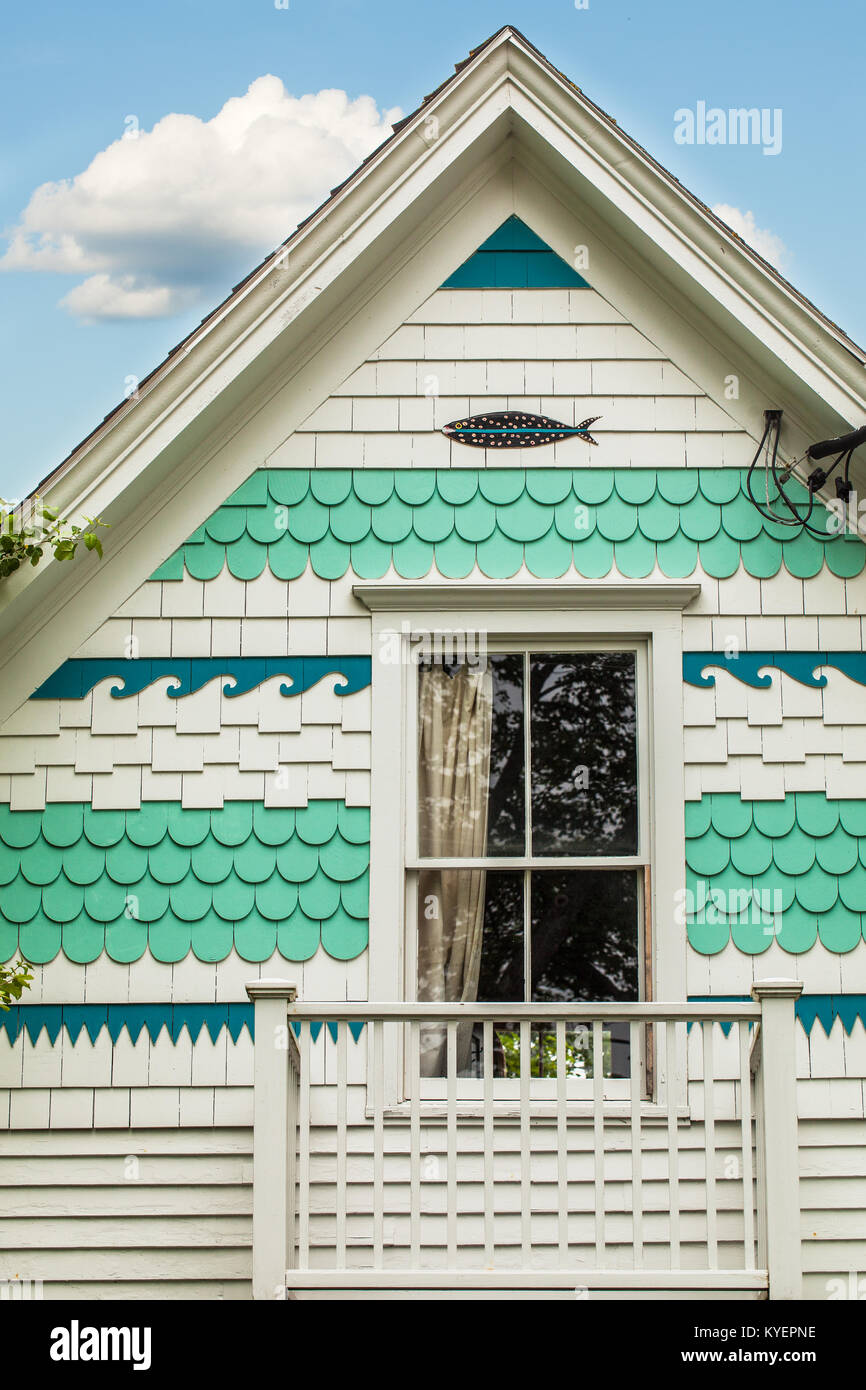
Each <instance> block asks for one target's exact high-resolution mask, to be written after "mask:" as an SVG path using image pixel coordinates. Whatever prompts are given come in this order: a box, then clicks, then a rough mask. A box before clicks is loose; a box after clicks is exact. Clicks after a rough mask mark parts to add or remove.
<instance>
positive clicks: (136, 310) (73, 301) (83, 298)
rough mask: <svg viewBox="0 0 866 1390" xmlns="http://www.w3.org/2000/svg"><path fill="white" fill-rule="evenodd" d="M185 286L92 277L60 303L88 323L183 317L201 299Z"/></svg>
mask: <svg viewBox="0 0 866 1390" xmlns="http://www.w3.org/2000/svg"><path fill="white" fill-rule="evenodd" d="M198 293H199V292H198V289H194V288H184V287H183V286H182V285H142V284H139V283H138V281H137V280H136V278H135V276H134V275H106V274H104V273H102V274H99V275H90V276H88V278H87V279H86V280H82V282H81V284H80V285H76V286H75V287H74V289H71V290H70V291H69V293H68V294H65V295H64V296H63V298H62V299H61V300H60V301H59V303H60V307H61V308H63V309H68V310H69V312H70V314H74V315H75V317H76V318H79V319H83V320H84V321H85V323H94V322H95V321H96V320H97V319H162V318H167V317H168V315H169V314H179V313H180V312H181V311H182V310H183V309H188V308H189V307H190V306H191V305H192V304H194V303H195V301H196V299H197V298H198Z"/></svg>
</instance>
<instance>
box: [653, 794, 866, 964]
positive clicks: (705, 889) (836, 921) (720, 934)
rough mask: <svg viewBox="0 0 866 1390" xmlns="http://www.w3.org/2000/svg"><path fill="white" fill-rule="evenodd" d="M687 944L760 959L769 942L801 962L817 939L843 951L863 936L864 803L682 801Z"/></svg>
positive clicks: (807, 797) (801, 797) (817, 798)
mask: <svg viewBox="0 0 866 1390" xmlns="http://www.w3.org/2000/svg"><path fill="white" fill-rule="evenodd" d="M685 813H686V815H685V824H686V894H685V899H684V903H683V914H682V917H681V920H683V919H684V921H685V924H686V927H687V931H688V939H689V942H690V943H691V945H692V947H693V948H694V949H695V950H696V951H698V952H700V953H701V955H715V954H716V953H717V952H718V951H721V950H723V949H724V947H725V946H726V945H727V944H728V942H729V941H733V943H734V945H735V946H736V947H737V948H738V949H739V950H741V951H743V952H744V953H745V954H747V955H760V954H761V953H762V952H763V951H766V950H767V949H768V947H769V946H770V944H771V942H772V941H773V940H776V941H778V943H779V945H780V946H781V947H782V949H783V950H785V951H789V952H791V953H792V954H797V955H799V954H802V953H803V952H806V951H808V950H810V949H811V948H812V946H814V945H815V943H816V941H819V940H820V941H821V943H822V945H823V946H824V947H825V948H826V949H827V950H828V951H834V952H836V953H837V954H844V953H845V952H847V951H853V950H854V949H855V947H856V946H857V944H858V943H859V942H860V941H861V940H862V939H863V937H864V934H866V800H862V799H859V800H850V801H842V800H831V799H829V798H828V797H827V796H825V794H824V793H823V792H797V793H789V794H788V795H787V796H786V797H785V798H784V800H780V801H742V800H741V799H740V797H739V796H738V795H737V793H736V792H714V793H712V794H711V795H705V796H703V797H702V798H701V800H700V801H694V802H687V803H686V807H685Z"/></svg>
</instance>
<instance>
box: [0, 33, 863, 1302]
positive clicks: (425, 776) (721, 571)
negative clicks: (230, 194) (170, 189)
mask: <svg viewBox="0 0 866 1390" xmlns="http://www.w3.org/2000/svg"><path fill="white" fill-rule="evenodd" d="M828 235H829V236H831V235H832V232H830V233H828ZM863 366H864V354H863V352H862V351H861V349H859V348H858V347H856V346H855V344H853V343H852V342H851V341H850V340H849V339H848V338H847V337H846V336H845V334H844V333H843V332H842V331H841V330H840V329H839V328H837V327H836V326H835V325H834V324H833V323H831V322H829V321H828V320H827V319H826V318H825V317H824V316H823V315H822V314H821V313H819V312H818V310H817V309H816V308H815V307H814V306H813V305H812V304H810V303H809V302H808V301H807V300H806V299H804V298H803V296H802V295H800V294H798V293H797V291H796V290H795V289H794V288H793V287H792V286H791V285H790V284H788V283H787V282H786V281H785V280H784V279H782V278H781V277H780V275H779V274H778V273H777V272H776V271H775V270H773V269H772V268H771V267H770V266H769V265H768V264H767V263H766V262H764V261H763V260H762V259H761V258H760V257H759V256H758V255H757V254H756V253H755V252H754V251H753V250H751V249H750V247H748V246H747V245H746V244H744V243H743V242H742V241H741V240H740V239H739V238H738V237H737V236H736V235H735V234H734V233H733V232H731V230H730V229H729V228H727V227H726V226H725V225H724V224H723V223H721V222H720V221H719V220H718V219H717V218H716V217H715V216H713V215H712V214H711V213H710V211H709V210H708V209H707V208H706V207H704V206H703V205H702V204H701V203H700V202H698V200H697V199H695V198H694V197H693V196H691V195H690V194H689V193H688V192H687V191H686V190H685V189H684V188H683V187H682V186H681V185H680V184H679V183H678V182H677V180H676V179H674V178H673V177H672V176H671V175H669V174H668V173H667V172H666V171H665V170H664V169H663V168H662V167H661V166H660V165H659V164H657V163H656V162H655V160H654V159H653V158H652V157H651V156H650V155H649V154H647V153H646V151H644V150H643V149H641V148H640V147H639V146H638V145H636V144H635V142H634V141H632V140H630V139H629V137H628V136H627V135H625V134H624V133H623V131H621V130H620V128H619V127H618V126H617V124H616V123H615V121H613V120H612V119H611V118H609V117H608V116H607V115H605V113H604V112H602V111H600V110H599V109H598V108H597V107H596V106H594V105H593V103H592V102H591V101H589V100H588V98H586V97H585V96H584V94H583V93H582V92H581V91H580V90H579V89H578V88H576V87H575V86H574V85H573V84H572V83H571V82H570V81H568V80H567V79H566V78H565V77H564V76H563V75H562V74H561V73H559V72H557V71H556V70H555V69H554V68H553V67H552V66H551V64H550V63H549V62H548V61H547V60H546V59H545V58H544V56H543V55H542V54H541V53H539V52H538V51H537V50H536V49H535V48H534V47H533V46H532V45H531V44H530V43H529V42H528V41H527V40H526V39H525V38H524V37H523V36H522V35H521V34H520V33H518V32H517V31H516V30H514V29H513V28H511V27H507V28H504V29H502V30H501V31H500V32H499V33H497V34H495V35H494V36H493V37H492V38H491V39H489V40H488V41H487V42H486V43H484V44H483V45H482V46H481V47H480V48H478V49H476V50H475V51H474V52H473V53H471V54H470V56H469V58H468V59H467V60H466V61H465V62H463V63H461V64H460V65H458V67H457V70H456V73H455V75H454V76H453V77H451V78H450V79H449V80H448V81H447V82H445V83H444V84H443V85H442V86H441V87H440V88H438V89H437V91H435V92H434V93H433V94H432V95H431V96H429V97H428V98H426V99H425V101H424V103H423V104H422V105H421V106H420V107H419V108H418V110H417V111H415V112H414V113H413V114H412V115H411V116H409V117H407V119H406V120H405V121H403V122H401V124H400V125H399V126H398V127H397V128H396V129H395V132H394V135H393V137H392V138H390V139H389V140H388V141H387V142H386V143H385V144H384V145H383V146H382V147H381V148H380V149H378V150H376V151H375V152H374V153H373V154H372V155H371V156H370V157H369V158H368V159H367V160H366V161H365V162H364V164H363V165H362V166H361V167H360V168H359V169H358V170H357V171H356V172H355V173H354V174H353V175H352V176H351V177H350V178H349V179H347V180H346V182H345V183H344V184H342V185H341V186H340V187H339V188H337V189H335V190H334V191H333V193H332V195H331V197H330V198H329V199H328V201H327V202H326V203H325V204H324V205H323V206H322V207H321V208H319V209H318V210H317V211H316V212H315V213H313V214H312V216H311V217H309V218H308V219H307V220H306V221H305V222H304V223H302V224H301V226H300V227H299V228H298V229H297V231H296V232H295V233H294V234H293V235H292V236H291V237H289V239H288V241H287V242H286V243H285V245H284V246H283V247H281V248H279V249H278V251H277V252H276V253H275V254H274V255H273V256H271V257H269V258H268V259H266V260H265V261H264V262H263V263H262V264H261V265H260V266H259V267H258V268H257V269H256V270H255V271H253V272H252V274H251V275H250V276H249V277H248V278H247V279H246V280H244V281H243V282H242V283H241V284H240V285H238V286H237V287H236V289H235V290H234V291H233V292H232V293H231V295H229V297H228V298H227V299H226V300H225V302H224V303H223V304H221V305H220V306H219V307H218V308H217V309H216V310H215V311H214V312H213V313H212V314H211V315H210V316H209V317H208V318H206V319H205V320H204V321H203V322H202V324H201V325H200V327H199V328H197V329H196V330H194V331H193V332H192V333H191V334H190V336H189V337H188V338H187V339H186V340H185V341H184V342H182V343H181V344H179V345H178V347H177V348H176V349H175V350H174V351H173V352H172V353H171V354H170V355H169V357H168V358H167V359H166V360H165V361H164V362H163V363H162V364H161V365H160V366H159V367H158V368H157V369H156V370H155V371H154V372H153V373H152V375H151V376H150V377H148V378H147V379H146V380H145V381H144V382H142V383H141V387H140V390H139V394H138V398H137V399H135V400H129V401H126V402H124V403H123V404H122V405H121V406H120V407H118V409H117V410H115V411H114V412H113V413H112V414H111V415H110V416H108V417H107V418H106V420H105V421H104V422H103V423H102V424H101V425H100V426H98V428H97V429H96V430H94V432H93V433H92V434H91V435H90V436H89V437H88V438H87V439H86V440H85V441H84V442H83V443H82V444H81V445H80V446H79V447H78V448H77V449H76V450H75V451H74V453H73V454H71V455H70V457H69V458H68V459H66V460H65V461H64V463H62V464H61V465H60V466H59V468H58V469H57V470H56V471H55V472H54V473H53V474H52V475H51V477H50V479H48V480H47V483H46V485H45V486H44V487H43V489H42V492H43V494H44V495H45V496H46V497H47V498H48V499H50V501H51V503H52V504H53V505H54V506H56V507H58V508H59V509H60V510H61V512H62V513H64V514H69V513H76V514H86V515H99V516H101V517H103V518H105V519H106V520H107V521H108V522H110V524H111V528H112V529H111V530H110V532H108V533H107V536H108V538H109V539H108V541H107V544H106V553H105V558H104V560H103V561H102V562H100V563H96V562H92V563H91V562H90V561H89V560H88V561H87V562H84V561H76V562H75V563H74V564H73V565H72V566H62V567H60V566H58V565H57V564H55V563H53V562H52V563H43V564H42V565H40V566H39V567H38V568H36V569H34V570H28V571H27V572H26V573H23V572H22V573H19V574H16V575H15V576H13V577H12V578H10V579H8V580H5V581H4V582H3V585H2V589H0V635H2V663H3V669H2V679H0V721H2V723H0V841H2V857H0V957H2V958H3V959H11V958H12V957H13V956H15V954H16V952H18V951H20V952H22V953H23V954H24V956H25V957H27V958H28V959H29V960H30V961H32V962H34V964H35V967H36V972H35V973H36V979H35V982H34V987H33V989H32V991H31V992H30V993H29V994H28V995H27V996H26V997H25V1002H23V1003H22V1004H21V1005H20V1006H19V1007H18V1008H13V1009H12V1010H11V1011H10V1012H9V1013H8V1014H5V1015H3V1016H2V1017H0V1085H2V1087H3V1089H2V1091H0V1123H2V1126H3V1133H2V1137H0V1174H2V1179H0V1180H2V1185H3V1188H4V1193H3V1196H4V1200H3V1227H4V1235H5V1239H4V1241H3V1246H4V1248H5V1249H6V1250H7V1251H13V1252H14V1254H12V1255H9V1254H4V1255H2V1256H0V1275H2V1277H4V1278H20V1279H24V1280H27V1279H31V1280H41V1281H43V1289H44V1292H45V1295H46V1296H48V1297H87V1298H96V1299H98V1298H116V1297H120V1298H184V1297H186V1298H190V1297H195V1298H248V1297H250V1296H251V1294H254V1296H255V1297H257V1298H273V1297H284V1296H291V1297H295V1298H314V1297H322V1296H327V1295H333V1294H335V1293H337V1294H341V1293H342V1294H343V1295H345V1296H349V1297H359V1298H360V1297H369V1296H372V1297H378V1298H382V1297H390V1296H398V1297H399V1296H410V1295H412V1294H413V1293H414V1294H418V1293H421V1294H424V1295H427V1296H444V1297H453V1296H455V1295H456V1296H458V1297H459V1296H471V1295H472V1294H475V1293H478V1292H480V1293H485V1294H488V1295H502V1296H503V1297H510V1298H513V1297H517V1296H521V1295H524V1294H525V1295H527V1296H538V1295H539V1294H541V1295H542V1296H546V1297H550V1298H554V1297H563V1298H572V1299H573V1298H574V1297H575V1296H576V1294H577V1296H587V1297H590V1298H626V1297H663V1298H671V1297H674V1298H677V1297H708V1298H742V1299H748V1298H766V1297H768V1296H769V1297H772V1298H798V1297H801V1296H803V1297H810V1298H840V1297H848V1296H851V1290H852V1289H853V1290H854V1295H853V1296H856V1290H857V1288H858V1283H857V1281H858V1279H860V1278H861V1277H862V1274H863V1272H864V1271H866V1218H864V1213H863V1206H864V1202H863V1196H864V1183H866V1176H864V1163H866V1120H864V1098H866V1096H864V1077H866V1036H864V1003H866V974H864V966H866V945H864V942H863V939H862V936H863V925H864V921H866V916H864V913H866V702H864V685H866V655H864V640H863V639H864V627H863V623H864V618H863V614H864V611H866V579H864V560H866V550H864V546H863V541H862V539H861V537H860V535H859V533H858V530H857V527H856V515H857V509H856V507H855V506H853V504H851V503H850V502H849V506H848V508H847V515H848V521H847V524H842V525H841V526H840V525H838V524H837V525H836V526H835V527H834V526H833V525H831V519H832V518H833V517H836V518H837V522H838V514H839V512H840V511H841V508H840V507H839V505H838V504H837V503H836V496H835V489H834V482H833V478H832V477H831V478H830V479H829V481H828V483H827V486H826V487H825V488H824V489H823V490H819V495H817V496H815V497H813V498H812V504H813V505H812V511H811V514H810V515H811V520H810V523H809V527H808V528H807V527H804V525H803V524H802V522H803V518H804V517H805V516H806V513H807V507H808V503H809V498H810V495H811V494H810V492H809V489H808V487H807V485H806V481H805V480H806V478H807V476H808V474H809V472H810V471H811V469H812V466H813V464H812V463H810V460H809V458H808V456H807V450H808V449H809V447H810V446H811V445H814V444H816V443H817V442H818V441H822V440H827V439H830V438H835V437H837V436H841V435H844V434H845V433H846V432H848V431H851V430H852V429H854V428H856V427H858V426H859V425H861V424H862V422H863V420H864V418H866V403H864V373H863ZM765 412H770V413H769V414H765ZM446 427H447V428H446ZM592 441H594V442H592ZM774 441H775V444H777V445H778V451H777V450H776V448H775V445H774ZM848 462H850V481H851V483H852V484H853V487H854V489H855V492H856V490H857V489H859V488H863V487H864V486H866V474H864V471H863V464H862V461H861V460H859V459H858V456H857V455H856V454H854V455H853V457H852V458H851V459H849V460H848ZM753 463H754V464H755V467H754V468H752V464H753ZM773 464H775V472H774V470H773V467H772V466H771V465H773ZM788 464H792V465H794V466H793V467H792V468H791V469H790V471H786V472H785V474H784V475H782V474H781V473H780V471H779V470H780V468H782V466H783V465H788ZM750 470H751V471H750ZM836 476H841V474H840V473H838V472H837V474H836ZM750 489H751V494H752V495H751V496H750ZM785 498H788V499H789V501H790V503H791V505H790V507H789V506H788V504H787V503H786V502H785V500H784V499H785ZM854 500H856V497H855V499H854ZM825 503H826V505H825ZM831 503H833V504H834V506H831V505H830V504H831ZM843 521H844V518H843Z"/></svg>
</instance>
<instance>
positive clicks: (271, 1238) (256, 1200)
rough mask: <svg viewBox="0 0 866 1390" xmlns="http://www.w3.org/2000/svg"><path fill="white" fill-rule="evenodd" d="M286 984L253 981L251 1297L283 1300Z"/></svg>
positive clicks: (289, 992)
mask: <svg viewBox="0 0 866 1390" xmlns="http://www.w3.org/2000/svg"><path fill="white" fill-rule="evenodd" d="M297 993H298V991H297V987H296V986H295V985H293V984H291V983H290V982H289V981H288V980H254V981H253V983H252V984H249V985H247V994H248V995H249V997H250V999H252V1001H253V1004H254V1006H255V1049H254V1054H253V1057H254V1062H253V1066H254V1071H253V1075H254V1085H255V1091H254V1110H253V1298H257V1299H276V1298H280V1297H285V1293H284V1291H285V1287H286V1269H287V1267H288V1262H289V1249H290V1241H289V1229H290V1222H293V1221H294V1217H295V1213H294V1194H293V1193H292V1194H290V1193H289V1171H290V1161H289V1143H290V1142H294V1135H295V1125H296V1122H297V1117H296V1116H295V1115H290V1114H289V1109H290V1102H291V1098H292V1092H291V1090H290V1087H289V1046H290V1044H289V1040H288V1018H287V1012H286V1006H287V1005H288V1004H289V1003H291V1002H292V1001H293V1000H294V999H295V998H296V997H297Z"/></svg>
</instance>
